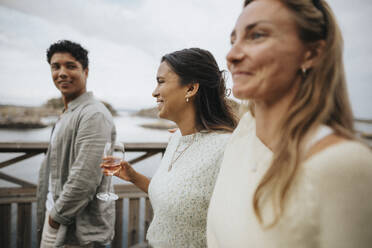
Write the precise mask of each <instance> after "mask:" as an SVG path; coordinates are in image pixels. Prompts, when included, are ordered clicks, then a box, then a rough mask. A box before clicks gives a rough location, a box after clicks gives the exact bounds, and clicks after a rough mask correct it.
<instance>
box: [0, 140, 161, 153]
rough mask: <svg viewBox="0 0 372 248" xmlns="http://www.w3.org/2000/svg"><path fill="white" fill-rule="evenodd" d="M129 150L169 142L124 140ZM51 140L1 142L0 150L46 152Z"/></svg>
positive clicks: (150, 148)
mask: <svg viewBox="0 0 372 248" xmlns="http://www.w3.org/2000/svg"><path fill="white" fill-rule="evenodd" d="M123 143H124V144H125V150H126V151H128V152H150V151H158V152H160V151H164V149H165V148H166V147H167V144H168V143H167V142H151V143H149V142H123ZM48 145H49V142H0V152H12V153H13V152H39V153H42V152H46V150H47V149H48Z"/></svg>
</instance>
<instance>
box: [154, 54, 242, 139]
mask: <svg viewBox="0 0 372 248" xmlns="http://www.w3.org/2000/svg"><path fill="white" fill-rule="evenodd" d="M164 61H165V62H166V63H167V64H168V65H169V66H170V68H171V69H172V70H173V71H174V72H175V73H176V74H177V75H178V76H179V77H180V82H179V83H180V84H181V85H187V84H189V83H199V90H198V92H197V93H196V96H195V100H194V103H195V108H196V122H197V123H196V124H197V127H198V128H200V130H202V129H204V130H221V131H228V132H232V131H233V130H234V129H235V127H236V125H237V118H236V116H235V114H234V112H233V110H232V107H231V106H230V105H229V104H228V102H227V97H226V84H225V77H224V71H220V69H219V68H218V65H217V62H216V60H215V58H214V57H213V55H212V54H211V53H210V52H209V51H207V50H204V49H200V48H189V49H183V50H180V51H175V52H172V53H169V54H166V55H164V56H163V57H162V58H161V62H164Z"/></svg>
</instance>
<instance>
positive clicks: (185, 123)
mask: <svg viewBox="0 0 372 248" xmlns="http://www.w3.org/2000/svg"><path fill="white" fill-rule="evenodd" d="M175 122H176V124H177V126H178V128H179V129H180V132H181V134H182V136H185V135H189V134H193V133H196V132H198V131H199V129H198V128H197V125H196V114H195V111H194V109H193V108H187V109H185V110H184V111H183V113H182V118H180V119H179V120H177V121H175Z"/></svg>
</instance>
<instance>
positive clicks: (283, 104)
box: [254, 88, 296, 151]
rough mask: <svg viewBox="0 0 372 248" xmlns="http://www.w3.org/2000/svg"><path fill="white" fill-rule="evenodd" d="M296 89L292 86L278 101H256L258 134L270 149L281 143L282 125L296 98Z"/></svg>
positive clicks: (255, 112) (273, 149) (255, 110)
mask: <svg viewBox="0 0 372 248" xmlns="http://www.w3.org/2000/svg"><path fill="white" fill-rule="evenodd" d="M295 92H296V90H295V89H293V88H292V90H291V92H288V94H286V95H285V96H283V97H281V98H279V99H278V100H276V101H270V102H269V101H255V102H254V103H255V104H254V106H255V108H254V114H255V119H256V135H257V137H258V138H259V139H260V140H261V142H262V143H263V144H265V145H266V146H267V147H268V148H269V149H270V150H272V151H275V147H276V146H277V145H280V137H281V136H280V133H279V132H280V130H279V128H280V125H281V123H280V122H281V120H282V117H283V116H285V115H286V113H287V112H288V109H289V107H290V104H291V102H292V100H293V98H294V95H295Z"/></svg>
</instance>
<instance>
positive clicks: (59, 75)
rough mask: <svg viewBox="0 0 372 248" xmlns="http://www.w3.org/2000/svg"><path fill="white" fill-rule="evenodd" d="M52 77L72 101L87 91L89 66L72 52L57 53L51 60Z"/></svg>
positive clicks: (67, 98)
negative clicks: (82, 62)
mask: <svg viewBox="0 0 372 248" xmlns="http://www.w3.org/2000/svg"><path fill="white" fill-rule="evenodd" d="M50 68H51V71H52V78H53V81H54V84H55V86H56V87H57V89H58V90H59V91H60V92H61V93H62V96H63V98H64V99H65V100H67V101H72V100H74V99H75V98H77V97H78V96H80V95H82V94H83V93H85V92H86V81H87V77H88V68H86V69H83V66H82V65H81V63H80V62H79V61H77V60H76V59H75V58H74V57H73V56H72V55H71V54H70V53H67V52H66V53H55V54H53V56H52V58H51V60H50Z"/></svg>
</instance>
